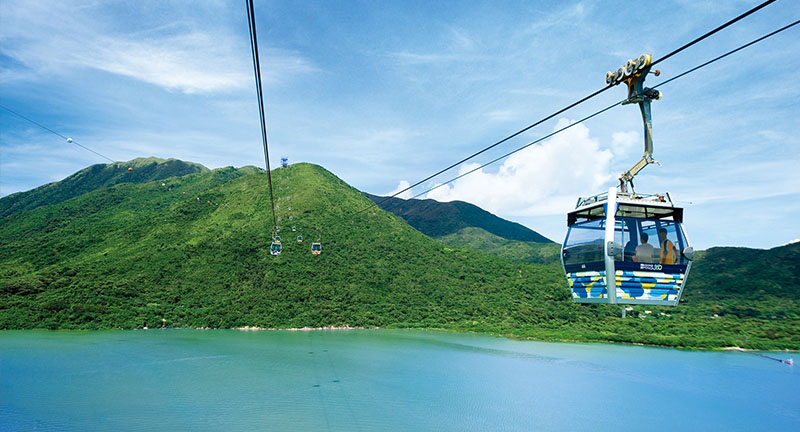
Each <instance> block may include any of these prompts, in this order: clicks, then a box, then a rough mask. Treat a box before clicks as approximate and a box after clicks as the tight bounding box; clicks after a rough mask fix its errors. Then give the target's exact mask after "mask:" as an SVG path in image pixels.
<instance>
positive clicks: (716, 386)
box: [0, 330, 800, 431]
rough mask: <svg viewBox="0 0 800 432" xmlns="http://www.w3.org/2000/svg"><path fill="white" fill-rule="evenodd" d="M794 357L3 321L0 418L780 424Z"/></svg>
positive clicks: (347, 333)
mask: <svg viewBox="0 0 800 432" xmlns="http://www.w3.org/2000/svg"><path fill="white" fill-rule="evenodd" d="M775 356H776V357H783V358H786V357H788V356H786V355H783V354H775ZM795 357H797V356H795ZM797 367H798V366H788V365H784V364H781V363H779V362H776V361H771V360H767V359H763V358H760V357H757V356H753V355H748V354H744V353H736V352H685V351H677V350H671V349H659V348H649V347H637V346H622V345H604V344H566V343H542V342H525V341H512V340H507V339H502V338H493V337H486V336H478V335H468V334H467V335H465V334H454V333H442V332H425V331H401V330H397V331H394V330H326V331H308V332H305V331H259V332H240V331H232V330H231V331H226V330H148V331H117V332H39V331H5V332H0V430H3V431H15V430H45V431H48V430H66V431H85V430H114V431H126V430H131V431H138V430H142V431H143V430H147V431H152V430H192V431H195V430H226V431H227V430H234V431H235V430H242V431H251V430H270V431H284V430H286V431H327V430H332V431H421V430H432V431H465V430H474V431H493V430H497V431H529V430H543V431H547V430H565V431H567V430H634V429H639V430H669V431H677V430H768V429H774V430H786V431H788V430H800V373H798V372H800V371H798V370H797Z"/></svg>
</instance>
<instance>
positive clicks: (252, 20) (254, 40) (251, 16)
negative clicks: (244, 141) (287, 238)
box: [247, 0, 278, 236]
mask: <svg viewBox="0 0 800 432" xmlns="http://www.w3.org/2000/svg"><path fill="white" fill-rule="evenodd" d="M247 22H248V25H249V26H250V51H251V53H252V55H253V73H254V74H255V78H256V91H257V92H258V114H259V116H260V118H261V139H262V142H263V143H264V165H266V167H267V183H268V184H269V200H270V204H271V207H272V230H273V234H272V235H273V236H274V235H275V231H276V229H277V227H278V220H277V218H276V217H275V196H274V194H273V192H272V173H271V172H270V168H269V146H268V145H267V121H266V120H265V118H264V96H263V91H262V88H261V65H260V64H259V62H258V37H257V36H256V14H255V10H254V9H253V0H247Z"/></svg>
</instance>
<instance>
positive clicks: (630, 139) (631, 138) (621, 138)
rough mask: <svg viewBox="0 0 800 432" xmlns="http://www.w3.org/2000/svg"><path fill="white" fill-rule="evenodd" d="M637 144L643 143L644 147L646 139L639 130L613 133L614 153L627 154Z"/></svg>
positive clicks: (612, 145) (612, 144)
mask: <svg viewBox="0 0 800 432" xmlns="http://www.w3.org/2000/svg"><path fill="white" fill-rule="evenodd" d="M636 144H641V145H642V148H644V141H643V140H642V138H641V137H640V135H639V133H638V132H634V131H629V132H614V133H613V134H611V149H612V151H613V152H614V155H627V154H629V153H630V151H631V150H632V149H634V148H635V146H636Z"/></svg>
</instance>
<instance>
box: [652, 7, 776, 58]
mask: <svg viewBox="0 0 800 432" xmlns="http://www.w3.org/2000/svg"><path fill="white" fill-rule="evenodd" d="M771 3H775V0H767V1H765V2H764V3H761V4H760V5H758V6H756V7H754V8H753V9H750V10H749V11H747V12H745V13H743V14H741V15H739V16H738V17H736V18H734V19H732V20H730V21H728V22H726V23H725V24H722V25H721V26H719V27H717V28H715V29H714V30H711V31H710V32H708V33H706V34H704V35H702V36H700V37H698V38H697V39H695V40H693V41H691V42H689V43H687V44H686V45H684V46H682V47H680V48H678V49H676V50H675V51H672V52H671V53H669V54H667V55H665V56H664V57H661V58H660V59H658V60H656V61H654V62H652V63H650V66H651V67H653V66H655V65H656V63H660V62H662V61H664V60H666V59H668V58H670V57H672V56H674V55H675V54H677V53H679V52H681V51H683V50H685V49H686V48H689V47H690V46H692V45H694V44H696V43H698V42H700V41H701V40H703V39H705V38H707V37H709V36H711V35H713V34H714V33H716V32H718V31H720V30H722V29H724V28H725V27H728V26H729V25H731V24H733V23H735V22H737V21H739V20H741V19H743V18H745V17H746V16H748V15H750V14H753V13H755V12H756V11H758V10H760V9H761V8H763V7H765V6H767V5H769V4H771Z"/></svg>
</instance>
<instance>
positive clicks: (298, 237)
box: [297, 235, 303, 243]
mask: <svg viewBox="0 0 800 432" xmlns="http://www.w3.org/2000/svg"><path fill="white" fill-rule="evenodd" d="M302 242H303V236H301V235H299V236H297V243H302Z"/></svg>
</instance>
